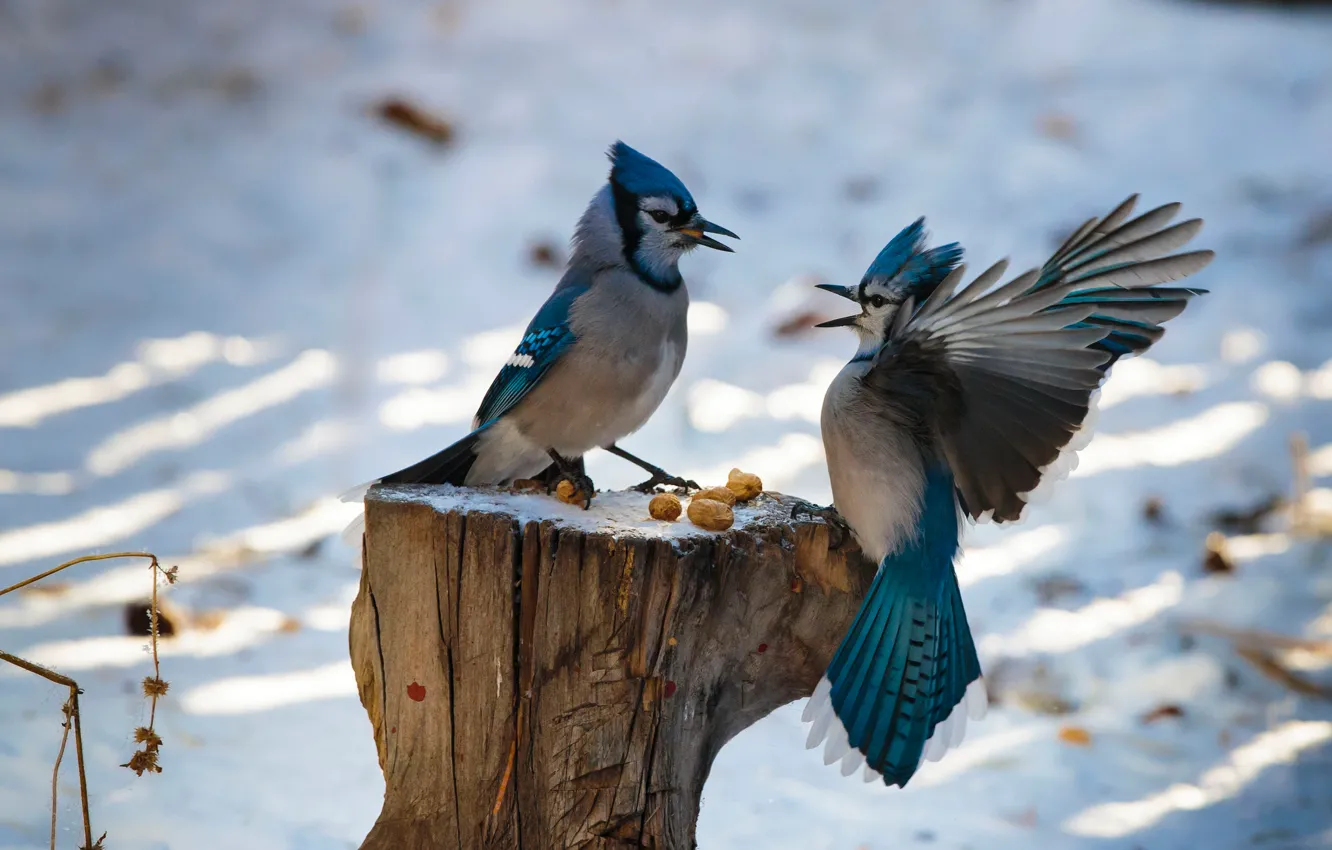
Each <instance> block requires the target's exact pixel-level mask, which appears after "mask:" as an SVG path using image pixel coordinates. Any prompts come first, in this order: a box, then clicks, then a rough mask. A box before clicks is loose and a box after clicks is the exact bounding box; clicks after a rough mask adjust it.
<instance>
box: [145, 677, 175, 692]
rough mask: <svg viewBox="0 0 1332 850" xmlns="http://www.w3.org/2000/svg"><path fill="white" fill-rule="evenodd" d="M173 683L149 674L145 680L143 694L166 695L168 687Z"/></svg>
mask: <svg viewBox="0 0 1332 850" xmlns="http://www.w3.org/2000/svg"><path fill="white" fill-rule="evenodd" d="M169 687H171V683H170V682H167V681H165V680H163V679H159V678H157V677H156V676H147V677H145V678H144V680H143V695H144V696H146V697H160V696H166V692H167V688H169Z"/></svg>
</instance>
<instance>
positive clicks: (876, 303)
mask: <svg viewBox="0 0 1332 850" xmlns="http://www.w3.org/2000/svg"><path fill="white" fill-rule="evenodd" d="M886 303H888V302H887V301H886V300H885V299H884V297H883V296H882V295H875V296H872V297H871V298H870V306H871V307H873V308H874V309H876V310H877V309H879V308H880V307H882V306H883V305H884V304H886Z"/></svg>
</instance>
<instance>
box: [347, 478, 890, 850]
mask: <svg viewBox="0 0 1332 850" xmlns="http://www.w3.org/2000/svg"><path fill="white" fill-rule="evenodd" d="M761 498H766V499H774V500H776V501H777V502H778V504H777V505H773V506H769V507H773V508H775V509H774V510H772V511H769V512H768V513H767V514H766V515H768V516H784V515H787V514H789V508H786V507H784V505H783V504H782V502H783V497H779V496H775V495H772V496H770V495H766V494H765V496H764V497H761ZM788 503H789V502H788ZM644 504H646V501H645V502H644ZM366 507H367V511H366V533H365V539H364V554H365V557H364V564H365V567H364V571H363V573H362V577H361V587H360V592H359V593H358V595H357V598H356V601H355V603H354V604H353V608H352V623H351V630H350V643H351V654H352V661H353V666H354V667H355V670H356V678H357V685H358V689H359V691H360V695H361V701H362V703H363V705H364V706H365V708H366V711H367V713H368V714H369V716H370V719H371V724H372V726H373V728H374V734H375V742H376V747H377V749H378V752H379V759H380V766H381V768H382V769H383V771H384V776H385V782H386V790H385V799H384V808H383V811H382V813H381V815H380V817H379V820H378V821H377V822H376V824H375V826H374V828H373V830H372V831H371V833H370V835H369V837H367V839H366V841H365V843H364V844H363V845H362V847H363V848H389V847H393V848H407V850H411V848H417V847H421V848H425V847H431V848H435V847H457V848H475V847H496V848H528V849H529V850H531V849H532V848H541V850H549V848H562V847H656V848H691V847H693V846H694V827H695V823H696V821H697V817H698V806H699V800H700V797H701V795H702V790H703V784H704V782H705V781H706V779H707V775H708V771H709V769H710V767H711V764H712V760H713V758H714V757H715V756H716V754H717V752H718V751H720V749H721V747H722V746H723V745H724V744H725V743H726V742H727V741H729V740H730V739H731V738H732V737H734V736H735V735H736V734H738V733H739V732H740V731H741V730H742V729H744V728H745V727H747V726H749V725H750V724H752V723H753V722H754V721H756V720H758V719H759V718H761V717H763V716H764V715H766V714H767V713H769V712H770V711H772V710H773V709H775V708H777V707H778V706H781V705H783V704H785V703H787V702H790V701H792V700H795V699H798V698H800V697H802V696H807V695H808V694H809V693H810V692H811V691H812V690H813V688H814V685H815V684H816V683H817V682H818V679H819V676H820V675H821V674H822V671H823V670H824V669H825V667H826V666H827V664H828V661H829V659H830V658H831V656H832V653H833V651H834V649H835V648H836V645H837V642H838V640H839V639H840V637H841V635H842V634H844V633H845V631H846V629H847V628H848V627H849V625H850V623H851V620H852V618H853V617H854V615H855V612H856V609H857V607H858V606H859V602H860V599H861V598H862V596H863V594H864V593H865V591H866V590H867V589H868V586H869V582H870V580H871V579H872V578H873V567H872V566H871V565H869V564H867V563H865V562H864V560H863V559H862V558H860V557H859V554H858V552H857V551H855V550H854V548H848V549H846V550H844V551H839V550H830V549H829V548H828V542H827V541H828V531H827V529H826V527H824V526H822V525H821V524H817V523H805V524H801V525H798V526H793V525H790V524H787V523H773V522H765V523H750V524H749V525H747V526H745V527H743V528H737V529H733V530H732V531H730V532H727V533H725V534H719V535H713V534H708V533H706V532H701V531H700V532H699V534H698V535H697V536H680V535H679V533H678V532H679V531H680V530H679V529H676V530H675V532H676V533H675V536H673V537H672V538H671V539H664V538H661V537H652V536H648V535H646V534H642V533H628V534H620V535H618V536H617V535H615V534H610V533H598V532H589V531H587V530H586V529H585V528H580V527H570V525H569V524H566V523H563V522H562V521H557V520H543V521H535V520H530V519H529V520H528V521H525V522H523V523H521V524H520V523H519V521H518V520H516V519H515V518H514V517H513V516H512V515H510V514H505V513H496V512H479V511H478V512H471V513H463V512H462V511H460V510H457V509H451V510H447V511H441V510H439V509H438V506H437V505H436V504H431V503H430V501H429V500H428V499H425V498H423V499H420V500H412V499H404V498H403V497H402V495H401V494H396V495H395V496H394V497H393V498H389V499H384V498H376V496H375V493H374V492H372V493H371V495H370V497H368V498H367V502H366ZM487 510H489V507H488V508H487ZM802 745H803V741H796V740H792V741H791V746H793V747H794V746H802Z"/></svg>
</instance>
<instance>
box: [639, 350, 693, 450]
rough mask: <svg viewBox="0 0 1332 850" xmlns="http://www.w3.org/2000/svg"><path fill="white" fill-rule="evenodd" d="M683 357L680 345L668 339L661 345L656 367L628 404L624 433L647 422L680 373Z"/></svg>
mask: <svg viewBox="0 0 1332 850" xmlns="http://www.w3.org/2000/svg"><path fill="white" fill-rule="evenodd" d="M683 360H684V358H683V357H682V355H681V352H680V346H678V345H676V344H675V343H674V342H671V341H670V340H666V341H665V342H663V343H662V345H661V357H660V359H659V360H658V362H657V368H656V370H655V371H653V372H652V374H651V375H650V376H649V378H648V380H647V382H646V383H645V384H644V385H643V392H642V393H640V394H639V396H638V398H637V399H636V400H635V401H634V403H633V404H632V405H630V408H631V409H630V411H629V413H628V415H627V416H626V417H625V418H626V420H628V422H627V423H626V424H629V425H630V426H631V427H630V428H629V430H628V431H626V432H625V433H626V434H632V433H633V432H635V431H637V430H638V429H639V428H642V427H643V426H644V425H645V424H647V421H648V419H650V418H652V414H653V413H655V412H656V411H657V408H658V407H661V403H662V401H664V400H665V398H666V394H667V393H668V392H670V391H671V385H672V384H674V383H675V378H676V376H678V375H679V374H680V366H681V364H682V363H683Z"/></svg>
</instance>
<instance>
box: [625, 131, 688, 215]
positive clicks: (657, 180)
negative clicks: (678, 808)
mask: <svg viewBox="0 0 1332 850" xmlns="http://www.w3.org/2000/svg"><path fill="white" fill-rule="evenodd" d="M606 156H607V157H609V158H610V161H611V172H610V182H611V183H613V184H615V185H616V186H619V187H620V188H622V189H624V190H625V191H626V192H629V193H630V194H633V195H637V196H638V197H640V198H645V197H652V196H654V195H670V196H671V197H673V198H675V199H676V200H678V201H679V202H680V204H681V206H682V207H685V208H688V209H693V208H694V206H695V204H694V198H693V196H691V195H690V194H689V190H688V189H686V188H685V185H684V183H681V182H680V178H679V177H676V176H675V175H674V174H672V173H671V171H670V169H668V168H666V166H664V165H662V164H661V163H659V162H657V161H656V160H655V159H652V158H651V157H648V156H644V155H643V154H641V153H639V152H638V151H636V150H634V149H633V148H631V147H629V146H628V145H626V144H625V143H624V142H618V141H617V142H616V143H615V144H613V145H611V148H610V150H609V151H607V152H606Z"/></svg>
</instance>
